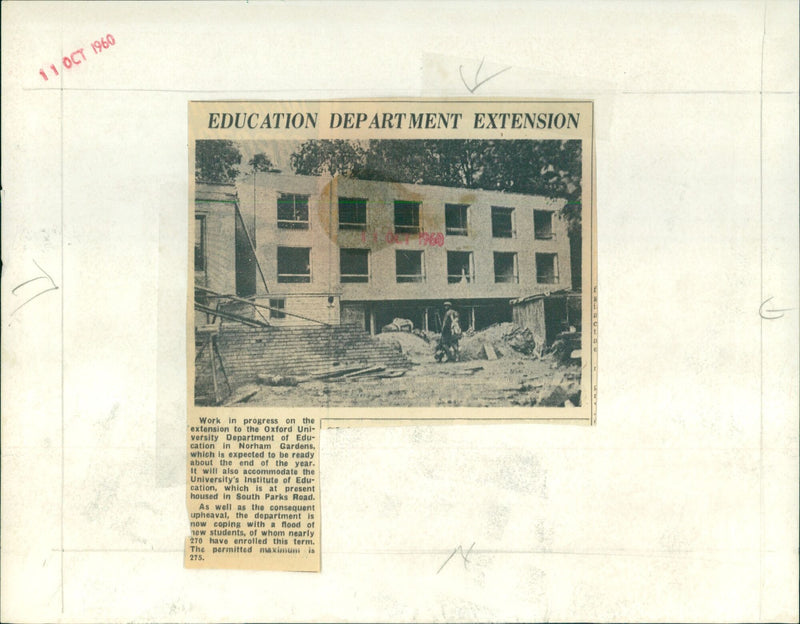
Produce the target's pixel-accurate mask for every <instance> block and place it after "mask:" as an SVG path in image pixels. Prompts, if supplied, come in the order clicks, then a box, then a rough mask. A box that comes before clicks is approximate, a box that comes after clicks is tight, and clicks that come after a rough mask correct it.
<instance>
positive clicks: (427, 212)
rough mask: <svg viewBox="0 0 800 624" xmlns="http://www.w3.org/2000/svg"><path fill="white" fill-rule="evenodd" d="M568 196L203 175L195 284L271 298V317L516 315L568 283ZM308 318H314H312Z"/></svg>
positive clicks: (421, 321)
mask: <svg viewBox="0 0 800 624" xmlns="http://www.w3.org/2000/svg"><path fill="white" fill-rule="evenodd" d="M563 205H564V200H560V199H551V198H546V197H541V196H531V195H522V194H514V193H505V192H493V191H485V190H472V189H463V188H451V187H442V186H427V185H409V184H398V183H391V182H381V181H368V180H358V179H353V178H345V177H333V178H331V177H312V176H299V175H287V174H280V173H266V172H258V173H254V174H250V175H248V176H244V177H242V178H241V179H240V180H239V181H238V182H237V184H236V185H235V186H234V185H230V186H224V185H208V184H201V183H198V184H197V185H196V193H195V283H196V285H198V286H202V287H204V288H208V289H210V290H212V291H215V292H218V293H226V294H235V295H237V296H239V297H243V298H247V299H250V300H252V301H256V302H260V303H262V304H263V305H265V306H268V307H269V308H270V310H268V311H266V314H268V315H269V322H270V324H271V325H276V326H280V325H294V324H305V323H313V322H314V321H317V322H323V323H328V324H356V325H358V326H360V327H361V328H363V329H365V330H366V331H368V332H369V333H372V334H375V333H378V332H380V330H381V328H382V327H383V326H384V325H386V324H389V323H390V322H391V321H392V320H393V319H394V318H397V317H401V318H405V319H409V320H411V321H412V323H413V324H414V326H415V327H416V328H418V329H423V330H430V331H438V330H439V328H440V326H441V319H442V307H443V306H442V304H443V302H444V301H446V300H447V301H451V302H452V303H453V306H454V307H455V308H456V310H457V311H458V312H459V314H460V316H461V320H462V326H463V327H464V329H468V328H470V327H472V328H474V329H476V330H478V329H482V328H483V327H486V326H488V325H490V324H492V323H496V322H501V321H511V320H512V307H511V304H510V302H511V301H512V300H515V299H522V298H525V297H530V296H532V295H537V294H545V293H550V292H553V291H563V290H565V289H567V290H568V289H570V288H571V285H572V278H571V274H570V248H569V239H568V236H567V228H566V224H565V222H564V221H563V220H562V219H560V218H559V216H558V213H559V210H560V209H561V208H562V207H563ZM309 319H310V320H309Z"/></svg>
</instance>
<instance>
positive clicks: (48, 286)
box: [10, 260, 58, 316]
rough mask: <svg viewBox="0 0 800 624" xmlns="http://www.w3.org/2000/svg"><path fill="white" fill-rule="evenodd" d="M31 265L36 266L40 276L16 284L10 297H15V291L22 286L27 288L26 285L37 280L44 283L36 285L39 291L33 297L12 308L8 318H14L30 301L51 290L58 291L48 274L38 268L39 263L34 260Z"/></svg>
mask: <svg viewBox="0 0 800 624" xmlns="http://www.w3.org/2000/svg"><path fill="white" fill-rule="evenodd" d="M33 263H34V264H35V265H36V268H37V269H39V271H41V272H42V275H37V276H36V277H32V278H30V279H28V280H25V281H24V282H22V283H21V284H17V285H16V286H15V287H14V288H13V289H12V290H11V294H12V295H16V294H17V291H18V290H19V289H20V288H22V287H23V286H27V285H28V284H33V283H34V282H36V281H38V280H45V282H43V283H41V284H37V286H38V287H39V288H40V290H38V291H37V292H36V294H35V295H32V296H30V297H28V298H27V299H26V300H25V301H23V302H22V303H21V304H19V305H18V306H17V307H16V308H14V311H13V312H12V313H11V314H10V316H14V315H15V314H16V313H17V312H19V310H20V309H22V308H23V307H25V306H26V305H28V304H29V303H30V302H31V301H33V300H34V299H36V298H37V297H41V296H42V295H43V294H45V293H48V292H50V291H51V290H58V286H56V283H55V282H54V281H53V278H52V277H50V274H49V273H48V272H47V271H45V270H44V269H43V268H42V267H40V266H39V263H38V262H36V260H34V261H33Z"/></svg>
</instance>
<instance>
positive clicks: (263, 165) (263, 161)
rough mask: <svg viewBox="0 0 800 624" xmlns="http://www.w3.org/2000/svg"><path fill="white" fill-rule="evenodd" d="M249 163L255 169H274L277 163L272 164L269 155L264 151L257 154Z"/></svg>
mask: <svg viewBox="0 0 800 624" xmlns="http://www.w3.org/2000/svg"><path fill="white" fill-rule="evenodd" d="M247 164H248V165H250V166H251V167H252V168H253V171H272V170H274V169H275V165H274V164H272V161H271V160H270V158H269V156H267V155H266V154H265V153H264V152H259V153H258V154H255V155H254V156H253V157H252V158H251V159H250V160H249V161H248V163H247Z"/></svg>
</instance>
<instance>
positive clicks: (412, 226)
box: [394, 200, 419, 234]
mask: <svg viewBox="0 0 800 624" xmlns="http://www.w3.org/2000/svg"><path fill="white" fill-rule="evenodd" d="M394 231H395V232H397V233H398V234H416V233H417V232H419V202H412V201H401V200H396V201H395V202H394Z"/></svg>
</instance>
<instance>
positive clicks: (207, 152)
mask: <svg viewBox="0 0 800 624" xmlns="http://www.w3.org/2000/svg"><path fill="white" fill-rule="evenodd" d="M241 162H242V154H241V152H240V151H239V148H238V147H237V146H236V144H235V143H234V142H233V141H223V140H217V139H210V140H209V139H202V140H199V141H195V158H194V177H195V180H197V181H198V182H211V183H214V184H229V183H232V182H233V181H235V180H236V176H237V175H239V169H238V167H237V165H238V164H239V163H241Z"/></svg>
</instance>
